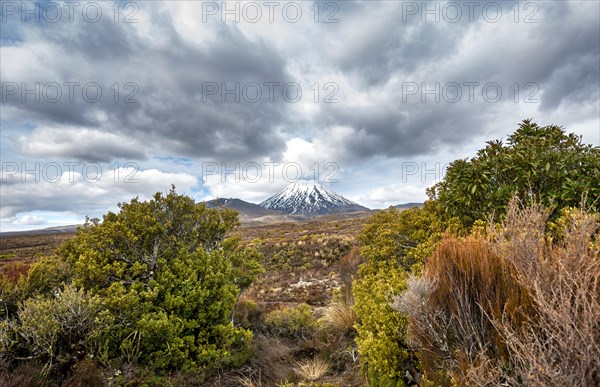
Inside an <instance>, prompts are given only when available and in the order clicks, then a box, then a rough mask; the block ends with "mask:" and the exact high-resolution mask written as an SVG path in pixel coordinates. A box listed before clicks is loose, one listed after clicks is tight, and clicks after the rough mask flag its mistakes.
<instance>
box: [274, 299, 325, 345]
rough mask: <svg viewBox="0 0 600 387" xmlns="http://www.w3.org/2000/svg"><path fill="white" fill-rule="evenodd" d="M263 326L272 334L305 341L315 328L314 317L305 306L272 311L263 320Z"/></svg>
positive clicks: (308, 307)
mask: <svg viewBox="0 0 600 387" xmlns="http://www.w3.org/2000/svg"><path fill="white" fill-rule="evenodd" d="M265 324H266V326H267V328H268V329H269V331H271V332H272V333H274V334H277V335H280V336H284V337H288V338H303V339H306V338H308V337H310V336H312V334H313V333H314V331H315V329H316V328H317V323H316V320H315V317H314V316H313V314H312V311H311V309H310V306H308V305H307V304H300V305H298V306H297V307H295V308H293V307H287V308H283V309H278V310H274V311H272V312H270V313H269V314H268V315H267V317H266V318H265Z"/></svg>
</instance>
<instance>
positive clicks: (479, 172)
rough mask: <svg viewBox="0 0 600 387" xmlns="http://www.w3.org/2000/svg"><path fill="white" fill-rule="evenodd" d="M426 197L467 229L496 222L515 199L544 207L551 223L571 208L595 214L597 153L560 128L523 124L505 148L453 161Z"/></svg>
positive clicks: (599, 177) (599, 179) (599, 180)
mask: <svg viewBox="0 0 600 387" xmlns="http://www.w3.org/2000/svg"><path fill="white" fill-rule="evenodd" d="M429 194H430V197H431V198H432V199H436V200H437V201H439V203H440V204H441V206H442V208H443V209H444V211H445V212H447V213H448V214H449V215H450V216H457V217H458V218H459V219H460V221H461V222H462V224H464V225H466V226H470V225H471V224H473V222H474V221H476V220H477V219H485V218H487V217H488V216H490V215H494V216H495V217H496V219H499V217H500V216H502V215H503V214H504V212H505V208H506V205H507V204H508V202H509V200H510V199H511V198H512V197H513V196H514V195H517V196H519V197H520V198H522V199H523V200H527V201H528V202H530V201H531V200H535V201H537V202H539V203H541V204H543V205H544V206H546V207H548V208H549V209H550V210H551V214H550V215H551V219H554V218H556V216H557V215H558V212H559V211H560V209H561V208H563V207H569V206H571V207H575V206H580V205H583V206H584V207H585V208H588V209H590V210H592V211H595V212H598V210H600V201H598V197H600V148H598V147H593V146H592V145H586V144H584V143H582V141H581V138H580V137H579V136H577V135H575V134H573V133H570V134H567V133H566V132H565V131H564V130H563V129H562V128H560V127H558V126H554V125H550V126H544V127H540V126H538V125H537V124H535V123H533V122H531V121H530V120H525V121H523V122H522V123H521V125H519V128H518V129H517V130H516V131H515V132H514V133H513V134H512V135H510V136H509V137H508V141H507V143H506V144H504V143H503V142H502V141H499V140H497V141H489V142H488V145H487V146H486V147H485V148H483V149H481V150H479V152H477V156H476V157H474V158H472V159H471V160H467V159H464V160H456V161H454V162H453V163H452V164H451V165H450V167H449V168H448V170H447V171H446V174H445V176H444V179H443V180H442V181H441V182H439V183H438V184H436V185H435V186H434V187H433V188H432V189H431V190H430V191H429Z"/></svg>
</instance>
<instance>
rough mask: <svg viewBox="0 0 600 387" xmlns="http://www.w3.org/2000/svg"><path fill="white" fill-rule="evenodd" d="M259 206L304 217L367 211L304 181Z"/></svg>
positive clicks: (318, 184)
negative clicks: (333, 212)
mask: <svg viewBox="0 0 600 387" xmlns="http://www.w3.org/2000/svg"><path fill="white" fill-rule="evenodd" d="M259 205H260V206H261V207H263V208H268V209H270V210H275V211H280V212H283V213H286V214H292V215H303V216H313V215H323V214H327V213H329V212H332V211H336V212H340V211H341V212H343V211H347V212H350V211H361V210H366V209H367V208H365V207H362V206H360V205H358V204H356V203H354V202H353V201H351V200H348V199H346V198H345V197H343V196H342V195H339V194H337V193H335V192H333V191H330V190H328V189H327V188H325V187H324V186H323V185H321V184H320V183H317V182H311V181H303V180H301V181H298V182H296V183H293V184H290V185H289V186H287V187H286V188H284V189H283V190H282V191H280V192H278V193H277V194H275V195H273V196H271V197H270V198H268V199H267V200H265V201H264V202H262V203H260V204H259Z"/></svg>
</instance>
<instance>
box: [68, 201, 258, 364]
mask: <svg viewBox="0 0 600 387" xmlns="http://www.w3.org/2000/svg"><path fill="white" fill-rule="evenodd" d="M119 207H120V211H119V212H118V213H112V212H109V213H108V214H106V215H105V216H104V218H103V221H102V222H100V221H99V220H97V219H94V220H88V221H87V222H86V224H85V225H84V226H83V227H82V228H80V229H79V230H78V232H77V235H76V237H75V238H73V239H71V240H70V241H68V242H67V243H66V244H65V245H64V246H63V247H62V248H61V249H60V251H59V253H60V255H61V256H62V257H63V258H65V259H67V260H68V261H69V262H71V263H72V265H73V267H74V279H73V281H74V283H75V284H76V285H77V286H81V287H83V288H85V289H86V290H87V291H89V292H90V293H91V294H93V295H97V296H99V297H101V299H102V306H103V310H102V311H101V313H99V315H98V320H99V326H100V328H99V330H98V331H97V332H95V334H94V351H96V353H95V354H96V355H97V356H98V357H99V358H100V359H101V360H102V361H105V362H108V361H117V362H125V363H130V362H134V361H136V362H138V363H141V364H146V365H148V366H151V367H152V368H154V369H157V370H166V369H172V368H180V369H184V370H185V369H195V368H204V367H208V368H211V367H213V366H224V365H229V364H233V363H239V361H238V360H235V359H234V357H235V356H234V355H235V352H236V351H240V352H247V350H246V349H245V348H242V347H243V346H244V345H247V344H248V343H249V340H248V335H249V332H246V331H245V330H243V329H241V328H236V327H234V326H233V324H232V322H231V316H232V312H233V307H234V305H235V302H236V300H237V297H238V295H239V294H240V292H241V291H242V290H244V289H245V288H247V287H248V286H249V285H250V284H251V282H252V280H253V278H254V276H255V275H256V274H257V273H258V272H260V270H261V266H260V264H259V260H260V254H259V253H258V252H256V251H255V250H253V249H250V248H243V247H241V245H240V244H239V240H237V239H225V233H226V232H227V231H228V230H230V229H231V228H232V227H234V226H235V225H237V224H238V222H237V213H236V212H235V211H231V210H226V209H207V208H206V207H205V206H204V205H203V204H196V203H195V202H194V201H193V200H192V199H191V198H189V197H186V196H181V195H177V194H176V193H175V191H174V189H173V190H171V191H170V192H169V193H168V194H167V195H162V194H160V193H157V194H156V195H155V196H154V199H153V200H150V201H147V202H142V201H139V200H138V199H137V198H136V199H133V200H132V201H131V202H130V203H124V204H121V205H120V206H119Z"/></svg>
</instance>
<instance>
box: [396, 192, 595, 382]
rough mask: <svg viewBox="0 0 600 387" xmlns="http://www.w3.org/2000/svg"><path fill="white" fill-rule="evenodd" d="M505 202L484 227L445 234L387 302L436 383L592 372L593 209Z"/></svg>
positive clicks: (586, 378)
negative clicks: (502, 216) (553, 211)
mask: <svg viewBox="0 0 600 387" xmlns="http://www.w3.org/2000/svg"><path fill="white" fill-rule="evenodd" d="M548 213H549V211H546V210H545V209H543V208H542V207H540V206H534V207H532V208H519V207H518V205H517V203H516V202H513V203H512V204H511V205H510V206H509V207H508V214H507V216H506V220H505V222H504V223H503V224H502V225H500V226H498V227H494V226H491V228H490V229H488V235H487V236H484V235H481V234H478V233H476V234H474V235H473V236H470V237H467V238H465V239H456V238H453V237H448V238H446V239H444V240H443V241H442V242H441V243H440V245H439V247H438V248H437V249H436V251H435V253H434V254H433V256H432V258H431V259H429V260H428V261H427V263H426V264H425V267H424V270H423V276H422V277H420V278H414V279H412V280H411V281H409V289H408V290H407V291H406V292H405V293H403V294H402V296H400V297H398V298H397V301H396V304H395V306H396V308H397V309H398V310H400V311H401V312H403V313H405V314H406V315H407V316H408V317H409V322H410V323H409V332H410V334H409V336H410V338H411V343H412V344H413V346H414V347H415V348H418V350H417V355H418V357H419V359H420V361H421V365H422V369H423V371H424V372H425V376H426V377H427V379H429V380H432V381H434V382H435V383H436V384H437V385H451V384H459V385H484V384H485V385H500V384H503V383H508V384H510V385H523V384H524V385H597V384H598V383H599V382H600V359H599V358H598V353H600V352H599V350H600V330H599V328H600V258H599V257H600V255H599V253H600V248H599V244H598V241H599V234H598V229H599V227H600V218H599V217H598V215H597V214H584V213H581V212H580V211H563V216H562V217H561V218H559V220H558V223H559V224H560V225H568V226H567V227H566V228H565V227H564V226H558V229H560V230H561V234H562V237H561V238H560V240H559V241H556V240H553V237H552V235H550V234H548V233H547V231H546V221H547V216H548Z"/></svg>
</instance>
